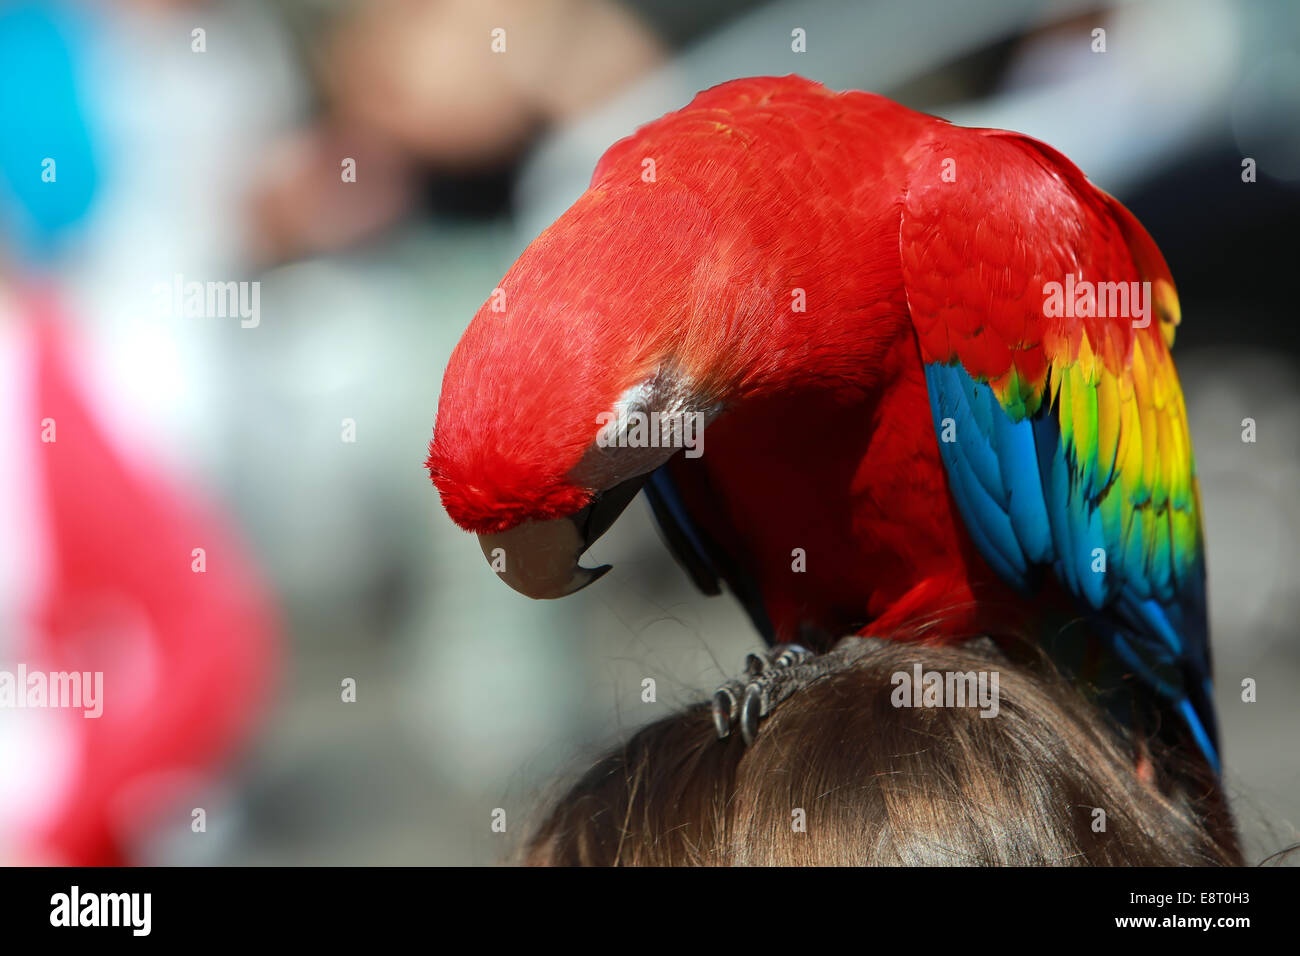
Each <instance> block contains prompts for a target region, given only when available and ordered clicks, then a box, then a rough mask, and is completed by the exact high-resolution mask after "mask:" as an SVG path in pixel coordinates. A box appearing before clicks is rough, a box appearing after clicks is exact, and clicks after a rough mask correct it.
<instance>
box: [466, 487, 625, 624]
mask: <svg viewBox="0 0 1300 956" xmlns="http://www.w3.org/2000/svg"><path fill="white" fill-rule="evenodd" d="M649 477H650V475H649V473H648V472H647V473H646V474H644V475H637V476H636V477H635V478H629V479H628V480H627V481H624V482H622V483H621V484H618V485H615V486H614V487H613V488H611V489H609V490H608V491H604V492H597V493H596V495H595V496H594V497H593V498H592V500H591V503H590V504H589V505H587V507H585V508H583V509H582V510H581V511H579V512H577V513H576V514H573V515H569V516H567V517H564V518H555V519H554V520H551V521H525V522H524V523H523V524H521V525H518V526H516V527H514V528H511V529H510V530H509V531H502V532H500V533H499V534H481V535H479V536H478V543H479V547H481V548H482V549H483V555H484V557H486V558H487V559H488V563H489V564H491V565H492V568H493V570H495V571H496V572H497V574H499V575H501V579H502V580H503V581H505V582H506V584H508V585H510V586H511V587H512V588H514V589H515V590H516V591H518V592H519V593H520V594H523V595H526V596H528V597H530V598H538V599H542V598H561V597H567V596H568V595H570V594H574V593H576V592H578V591H581V590H582V589H583V588H585V587H586V586H587V585H588V584H590V583H591V582H593V581H595V580H596V579H597V578H599V577H602V576H603V575H605V574H606V573H607V572H608V571H609V570H610V569H611V566H610V565H608V564H603V565H601V566H600V567H597V568H584V567H583V566H582V565H580V564H579V563H578V559H579V558H581V557H582V556H583V554H585V553H586V551H587V549H588V548H589V547H591V545H592V543H593V542H594V541H595V540H596V539H597V538H599V537H600V536H601V535H602V534H604V533H605V532H606V531H608V530H609V528H610V526H611V525H612V524H613V523H614V519H616V518H617V517H618V516H619V515H620V514H622V513H623V510H624V509H625V508H626V507H627V506H628V505H629V504H630V503H631V501H632V499H633V498H635V497H636V493H637V492H638V491H640V490H641V486H642V485H644V484H645V483H646V480H647V479H648V478H649Z"/></svg>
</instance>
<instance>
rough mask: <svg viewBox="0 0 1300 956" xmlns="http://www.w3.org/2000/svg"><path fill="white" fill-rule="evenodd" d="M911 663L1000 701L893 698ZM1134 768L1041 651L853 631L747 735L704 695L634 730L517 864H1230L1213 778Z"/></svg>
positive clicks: (1114, 734)
mask: <svg viewBox="0 0 1300 956" xmlns="http://www.w3.org/2000/svg"><path fill="white" fill-rule="evenodd" d="M918 663H919V664H920V665H921V667H922V669H923V671H929V672H939V673H940V674H941V675H947V674H962V675H970V674H971V673H972V672H973V673H974V675H975V679H976V680H978V679H979V676H980V675H981V674H983V675H984V679H985V683H984V685H983V686H984V687H986V688H988V687H992V686H994V685H993V681H992V680H991V679H990V678H992V677H993V676H994V675H996V693H997V705H996V713H992V714H990V712H991V711H992V710H993V708H991V707H988V706H982V705H981V702H980V701H979V700H978V699H975V700H968V701H966V704H965V706H953V705H952V704H953V701H951V700H949V701H941V705H940V706H920V707H917V706H902V705H901V704H902V702H903V701H909V702H911V701H913V695H912V693H911V691H910V690H909V691H908V693H907V694H903V693H902V692H901V690H900V688H901V687H903V686H904V685H905V683H906V682H907V681H910V680H911V678H912V677H913V675H914V674H915V665H916V664H918ZM902 674H906V675H908V676H907V678H906V679H904V678H902V677H900V676H898V675H902ZM931 701H933V697H931ZM986 703H987V702H986ZM985 715H989V716H985ZM1161 763H1162V765H1163V766H1165V767H1166V768H1167V767H1168V766H1169V762H1168V760H1166V759H1162V761H1161ZM1135 766H1136V763H1135V751H1134V748H1133V746H1132V745H1131V744H1129V743H1128V742H1127V740H1126V738H1125V737H1124V736H1123V735H1122V734H1121V733H1119V732H1118V731H1117V730H1116V729H1114V727H1113V726H1112V724H1111V723H1110V722H1109V721H1108V720H1107V719H1106V718H1105V717H1104V715H1103V714H1102V713H1101V712H1100V711H1098V710H1097V709H1096V708H1095V707H1094V706H1093V705H1092V704H1090V703H1088V702H1087V701H1086V700H1084V698H1083V697H1082V696H1081V695H1080V694H1079V693H1078V692H1077V691H1076V690H1075V689H1074V688H1073V686H1072V685H1070V684H1069V683H1068V682H1067V681H1065V680H1064V679H1063V678H1062V677H1060V676H1059V675H1058V674H1057V673H1056V672H1055V671H1054V670H1052V669H1051V668H1050V667H1048V666H1047V665H1046V664H1045V662H1043V661H1042V660H1036V661H1032V662H1031V663H1030V665H1029V666H1024V665H1022V664H1016V663H1013V662H1012V661H1010V660H1009V659H1008V658H1007V657H1005V656H1004V655H1003V654H1002V653H1001V652H999V651H998V649H997V648H996V647H995V646H994V645H993V644H992V643H991V642H989V641H977V642H970V643H967V644H964V645H961V646H947V647H942V646H926V645H918V644H914V643H904V642H899V641H884V640H866V641H864V642H863V645H862V650H861V652H860V654H858V655H857V656H856V657H855V659H854V660H853V661H852V662H851V663H850V664H847V665H846V666H844V667H842V668H841V669H839V670H836V671H834V672H832V673H831V674H829V675H828V676H826V677H823V678H821V679H819V680H816V681H814V682H813V683H810V684H808V685H807V686H804V687H803V688H802V689H800V690H798V691H797V692H795V693H793V694H792V695H791V696H789V697H788V698H787V699H785V700H784V701H782V702H781V703H779V704H778V705H777V706H776V707H775V708H774V710H773V712H772V713H771V715H770V716H769V717H767V719H766V720H765V721H763V722H762V723H761V724H760V725H759V728H758V732H757V735H756V737H755V739H754V742H753V744H752V745H751V746H748V747H746V745H745V742H744V740H743V739H742V738H741V735H740V734H732V735H731V736H729V737H727V738H726V739H722V740H720V739H719V738H718V734H717V731H716V730H715V726H714V718H713V715H712V713H711V710H710V708H709V706H708V705H704V704H701V705H697V706H694V707H691V708H688V709H687V710H685V711H684V712H682V713H679V714H677V715H674V716H672V717H668V718H665V719H663V720H660V721H658V722H656V723H654V724H651V725H650V726H648V727H646V728H644V729H642V730H641V731H640V732H638V733H637V734H635V735H634V736H633V737H632V738H631V740H629V741H628V742H627V743H626V744H624V745H622V746H620V747H618V748H617V749H616V750H614V751H613V752H611V753H610V754H608V755H607V756H605V757H604V758H603V759H601V760H600V761H598V762H597V763H596V765H595V766H593V767H592V768H591V769H590V770H589V771H588V772H587V773H586V774H585V775H584V776H583V777H582V779H581V780H580V781H579V782H578V783H577V784H576V785H575V786H574V787H573V788H572V789H571V790H570V791H569V793H568V794H567V795H566V796H565V797H564V798H563V799H561V800H560V801H559V802H558V803H557V804H556V805H555V807H554V808H553V809H552V810H551V812H550V814H549V816H548V817H547V818H546V819H545V820H544V822H543V823H542V825H541V826H540V828H539V829H538V830H537V832H536V833H535V834H534V836H533V838H532V840H531V841H530V843H529V845H528V847H527V848H526V850H525V862H528V863H532V864H538V865H561V866H563V865H634V866H656V865H854V866H858V865H884V866H889V865H1017V864H1030V865H1035V864H1039V865H1041V864H1058V865H1144V866H1179V865H1214V864H1233V863H1239V862H1240V860H1239V858H1238V855H1237V850H1236V848H1235V843H1234V841H1233V838H1232V836H1231V827H1230V824H1228V823H1227V818H1226V814H1224V813H1223V810H1222V806H1221V803H1220V797H1219V791H1218V788H1217V785H1216V782H1215V781H1214V780H1213V778H1212V777H1207V776H1198V774H1197V773H1196V772H1195V771H1194V770H1189V771H1188V772H1187V773H1185V774H1183V775H1182V776H1181V777H1180V779H1179V781H1178V783H1177V785H1174V784H1173V783H1172V782H1170V781H1166V780H1163V779H1158V778H1154V777H1153V776H1151V775H1150V774H1139V773H1138V772H1137V771H1136V770H1135ZM1189 781H1190V782H1189ZM1214 834H1219V837H1218V838H1216V836H1215V835H1214Z"/></svg>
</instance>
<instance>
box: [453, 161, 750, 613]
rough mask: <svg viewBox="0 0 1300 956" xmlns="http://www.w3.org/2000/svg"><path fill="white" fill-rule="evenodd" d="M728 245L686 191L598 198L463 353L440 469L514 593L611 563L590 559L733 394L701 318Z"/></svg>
mask: <svg viewBox="0 0 1300 956" xmlns="http://www.w3.org/2000/svg"><path fill="white" fill-rule="evenodd" d="M718 238H719V236H718V233H717V231H716V228H715V225H714V222H713V219H712V217H711V216H710V215H709V214H708V212H707V211H706V210H705V209H704V207H703V206H702V205H701V203H700V202H699V201H697V200H695V199H694V198H692V197H691V196H690V195H689V194H688V193H687V192H685V191H675V190H673V189H671V188H666V189H663V190H657V191H656V193H655V194H654V195H653V196H647V194H646V193H645V192H644V191H641V190H637V189H636V188H634V187H626V188H614V189H609V190H605V189H593V190H590V191H588V192H587V193H586V194H585V195H584V196H583V197H582V199H581V200H580V201H579V202H578V203H577V204H576V205H575V206H574V207H573V208H571V209H570V210H569V211H568V212H567V213H566V214H565V215H564V216H563V217H561V218H560V219H559V220H558V221H557V222H556V223H555V224H554V225H553V226H551V228H549V229H548V230H547V231H546V232H544V233H543V234H542V235H541V236H540V237H539V238H538V239H537V240H536V241H535V242H534V243H533V244H532V245H531V246H529V248H528V249H527V250H526V251H525V252H524V254H523V256H522V257H521V258H520V259H519V260H518V261H517V262H516V263H515V265H514V266H513V267H512V268H511V269H510V271H509V272H508V273H507V274H506V276H505V278H504V279H503V280H502V282H501V284H500V286H499V287H498V288H497V289H495V290H493V293H492V295H491V296H490V297H489V299H488V301H487V302H485V303H484V305H483V306H482V307H481V308H480V309H479V311H478V313H477V314H476V315H475V317H474V319H473V321H472V323H471V324H470V326H469V328H468V330H467V331H466V332H465V334H464V336H463V337H462V339H461V341H460V343H459V344H458V346H457V347H456V349H455V351H454V352H453V354H452V357H451V360H450V363H449V365H448V368H447V372H446V376H445V378H444V380H443V386H442V396H441V399H440V401H439V407H438V416H437V423H436V426H435V431H434V439H433V442H432V443H431V445H430V453H429V458H428V462H427V465H428V468H429V471H430V475H431V477H432V478H433V481H434V484H435V485H436V486H437V488H438V491H439V493H440V494H441V497H442V502H443V505H444V507H445V508H446V510H447V513H448V514H449V515H450V516H451V517H452V519H453V520H454V521H455V522H456V523H457V524H458V525H460V526H461V527H462V528H465V529H466V530H469V531H473V532H476V533H477V534H478V536H479V542H480V545H481V546H482V549H483V552H484V554H485V556H487V558H488V559H489V561H491V562H493V563H494V567H496V569H497V570H498V571H499V573H500V574H501V576H502V577H503V578H504V580H505V581H506V582H507V583H508V584H509V585H510V586H511V587H513V588H514V589H515V590H517V591H519V592H521V593H523V594H526V595H528V596H530V597H534V598H556V597H563V596H565V595H567V594H572V593H573V592H575V591H577V590H579V589H581V588H583V587H585V586H586V585H587V584H589V583H591V582H592V581H594V580H595V579H596V578H598V577H600V576H601V575H602V574H603V573H604V572H605V571H607V570H608V566H605V567H600V568H587V567H583V566H581V564H580V563H579V558H580V557H581V556H582V554H583V553H584V552H585V551H586V550H587V548H588V547H589V546H590V544H591V543H592V542H594V541H595V540H596V538H598V537H599V536H600V535H601V534H603V533H604V532H605V531H606V530H607V529H608V528H609V527H610V525H611V524H612V523H613V521H614V519H615V518H617V517H618V515H619V514H620V513H621V512H622V511H623V509H624V508H626V507H627V505H628V504H629V503H630V501H631V500H632V498H633V497H634V496H635V495H636V493H637V491H638V490H639V489H640V487H641V485H642V484H643V483H644V481H645V480H646V479H647V478H648V476H649V474H650V472H652V471H653V470H654V469H656V468H657V467H659V466H660V465H661V464H663V463H664V462H665V461H667V460H668V459H669V458H670V457H672V455H674V454H675V453H677V452H678V451H681V450H682V449H683V447H684V446H685V445H690V444H698V442H699V441H700V440H701V438H702V429H703V426H704V425H706V424H707V423H708V422H709V421H711V420H712V419H713V418H714V417H715V416H716V415H717V414H718V412H719V411H720V410H721V407H722V399H723V396H724V395H726V394H728V393H730V392H732V391H733V390H734V386H735V384H736V383H735V381H734V375H733V374H732V373H733V372H734V369H730V368H728V364H729V363H727V362H726V361H725V356H726V355H727V354H728V351H729V349H728V342H727V334H726V330H725V329H722V328H719V326H718V325H717V324H716V323H713V322H708V321H704V318H705V316H704V315H703V314H702V313H704V312H705V311H707V310H708V309H709V308H710V307H719V306H720V305H721V304H722V303H723V302H724V300H725V299H726V298H727V295H728V290H727V289H726V285H727V281H726V278H727V273H726V271H725V270H724V269H722V268H719V263H718V262H717V257H718V255H719V254H720V251H721V249H720V245H719V243H718ZM498 561H499V562H500V563H499V564H498V563H497V562H498Z"/></svg>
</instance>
